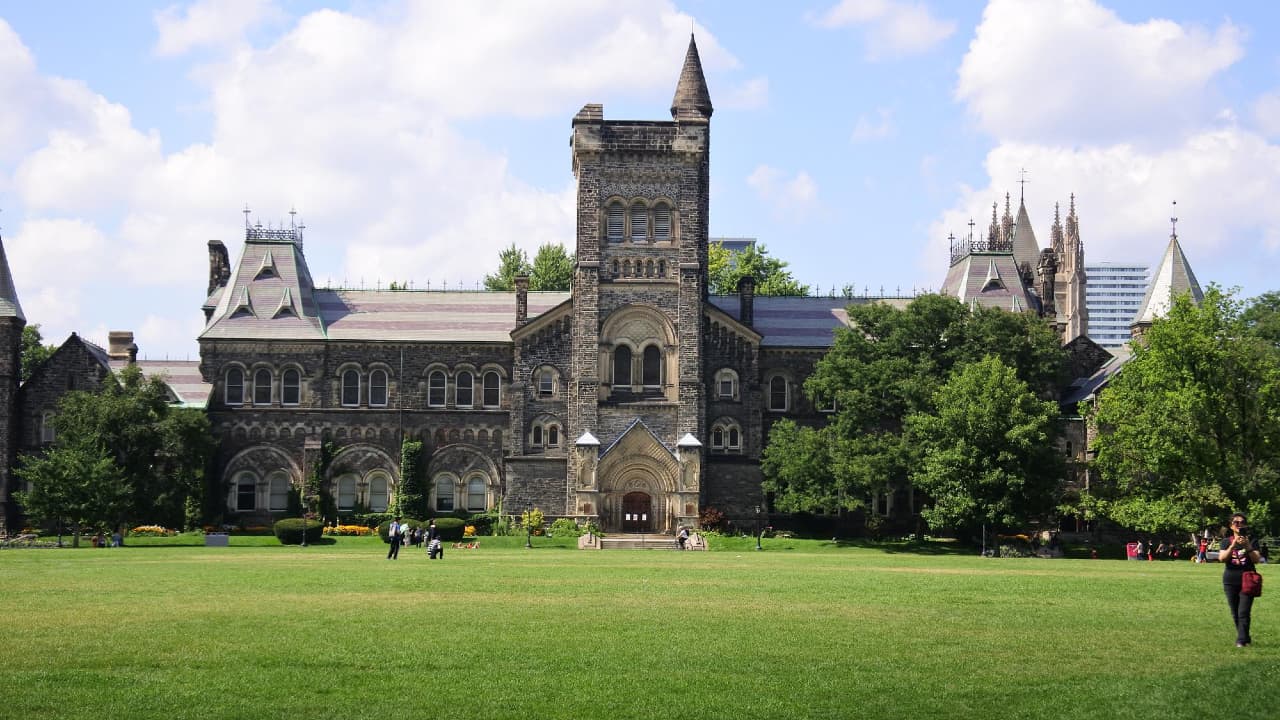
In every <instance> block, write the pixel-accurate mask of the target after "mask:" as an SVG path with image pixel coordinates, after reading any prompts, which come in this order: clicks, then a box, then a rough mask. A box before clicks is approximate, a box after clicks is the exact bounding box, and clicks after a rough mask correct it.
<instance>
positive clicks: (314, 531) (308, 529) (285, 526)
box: [273, 518, 324, 545]
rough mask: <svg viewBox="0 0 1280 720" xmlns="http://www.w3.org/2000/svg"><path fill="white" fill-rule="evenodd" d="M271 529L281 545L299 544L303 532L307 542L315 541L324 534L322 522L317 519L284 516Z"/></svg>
mask: <svg viewBox="0 0 1280 720" xmlns="http://www.w3.org/2000/svg"><path fill="white" fill-rule="evenodd" d="M273 530H274V531H275V534H276V538H277V539H278V540H280V544H281V545H301V544H302V537H303V533H304V532H305V533H306V538H307V542H308V543H317V542H320V538H321V536H323V534H324V523H323V522H321V521H319V520H304V519H302V518H285V519H283V520H280V521H279V522H277V523H276V524H275V527H274V528H273Z"/></svg>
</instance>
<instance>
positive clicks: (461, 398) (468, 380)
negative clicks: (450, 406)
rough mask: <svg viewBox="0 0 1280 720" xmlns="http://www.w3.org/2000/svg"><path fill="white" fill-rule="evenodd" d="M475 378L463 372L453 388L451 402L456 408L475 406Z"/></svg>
mask: <svg viewBox="0 0 1280 720" xmlns="http://www.w3.org/2000/svg"><path fill="white" fill-rule="evenodd" d="M474 378H475V376H474V375H472V374H471V373H470V372H467V371H466V370H463V371H462V372H460V373H458V377H457V379H456V382H455V383H454V387H453V401H454V404H456V405H457V406H458V407H462V408H469V407H471V406H472V405H474V404H475V380H474Z"/></svg>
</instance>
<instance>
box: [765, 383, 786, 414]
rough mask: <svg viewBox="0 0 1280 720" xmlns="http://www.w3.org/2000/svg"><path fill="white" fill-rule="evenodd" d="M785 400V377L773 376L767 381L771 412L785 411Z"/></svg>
mask: <svg viewBox="0 0 1280 720" xmlns="http://www.w3.org/2000/svg"><path fill="white" fill-rule="evenodd" d="M787 400H788V398H787V379H786V378H784V377H782V376H781V375H775V376H773V379H772V380H770V381H769V409H770V410H771V411H773V412H786V411H787Z"/></svg>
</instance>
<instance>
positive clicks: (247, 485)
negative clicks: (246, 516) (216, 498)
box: [236, 472, 258, 512]
mask: <svg viewBox="0 0 1280 720" xmlns="http://www.w3.org/2000/svg"><path fill="white" fill-rule="evenodd" d="M257 500H258V478H257V477H255V476H254V474H253V473H248V472H246V473H240V475H239V476H237V477H236V510H237V511H239V512H247V511H250V510H256V509H257V505H258V503H257Z"/></svg>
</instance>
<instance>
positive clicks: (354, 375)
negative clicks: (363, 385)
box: [338, 368, 360, 407]
mask: <svg viewBox="0 0 1280 720" xmlns="http://www.w3.org/2000/svg"><path fill="white" fill-rule="evenodd" d="M349 379H354V380H355V386H354V387H352V385H351V384H350V383H348V380H349ZM338 387H339V389H338V404H339V405H341V406H342V407H360V371H359V370H356V369H354V368H347V369H346V370H343V371H342V375H340V376H339V381H338ZM348 390H350V391H352V392H354V393H355V397H354V398H351V397H348V395H347V391H348Z"/></svg>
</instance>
